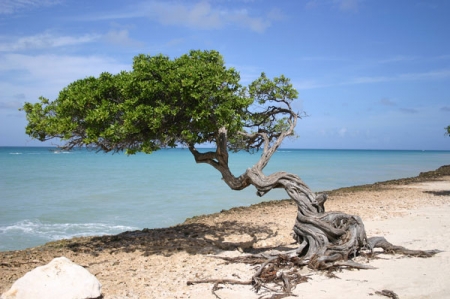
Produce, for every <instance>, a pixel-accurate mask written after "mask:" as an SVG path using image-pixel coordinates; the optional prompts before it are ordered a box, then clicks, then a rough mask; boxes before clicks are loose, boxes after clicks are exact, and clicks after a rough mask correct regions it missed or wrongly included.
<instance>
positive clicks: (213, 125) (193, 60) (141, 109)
mask: <svg viewBox="0 0 450 299" xmlns="http://www.w3.org/2000/svg"><path fill="white" fill-rule="evenodd" d="M239 81H240V77H239V73H238V72H237V71H236V70H235V69H233V68H227V67H226V66H225V63H224V60H223V58H222V56H221V55H220V54H219V53H218V52H216V51H191V52H189V54H186V55H183V56H181V57H179V58H176V59H170V58H168V57H166V56H163V55H157V56H147V55H138V56H136V57H135V58H134V62H133V69H132V71H129V72H121V73H119V74H116V75H112V74H109V73H102V74H101V75H100V76H99V77H98V78H95V77H88V78H85V79H82V80H78V81H75V82H73V83H71V84H70V85H68V86H67V87H66V88H64V89H63V90H62V91H61V92H60V93H59V96H58V98H57V99H56V100H54V101H52V102H51V101H49V100H48V99H46V98H42V97H41V98H40V102H38V103H36V104H31V103H26V104H25V105H24V107H23V110H24V111H25V112H26V116H27V120H28V125H27V127H26V133H27V134H29V135H30V136H31V137H33V138H37V139H39V140H41V141H44V140H48V139H52V138H59V139H61V140H62V141H63V142H64V145H63V148H65V149H72V148H74V147H77V146H86V147H90V148H94V149H97V150H100V151H105V152H109V151H113V152H117V151H127V152H128V153H130V154H133V153H136V152H145V153H151V152H152V151H155V150H158V149H160V148H164V147H175V146H177V145H183V146H186V147H187V148H189V150H190V152H191V153H192V155H193V156H194V158H195V161H196V162H197V163H206V164H209V165H211V166H212V167H214V168H215V169H217V170H218V171H219V172H220V173H221V174H222V177H223V180H224V181H225V183H226V184H227V185H228V186H229V187H230V188H231V189H233V190H242V189H244V188H247V187H249V186H254V187H255V188H256V190H257V194H258V195H259V196H263V195H264V194H266V193H267V192H269V191H270V190H272V189H274V188H283V189H285V190H286V192H287V194H288V195H289V197H290V198H291V199H292V200H293V201H295V203H296V204H297V206H298V214H297V217H296V219H295V225H294V228H293V230H294V233H293V235H294V239H295V240H296V241H297V242H298V244H299V245H298V248H297V249H296V250H295V251H293V252H288V253H286V254H287V255H285V257H287V258H288V259H295V265H297V266H304V265H308V266H309V267H312V268H314V269H332V268H336V267H355V268H367V265H362V264H358V263H355V262H353V261H352V260H351V258H352V257H353V256H355V255H358V254H360V253H362V252H364V251H368V252H371V251H372V250H373V248H375V247H381V248H383V249H384V250H385V251H391V252H402V253H405V254H408V255H420V256H431V255H433V254H435V253H436V252H437V251H408V250H406V249H404V248H403V247H398V246H393V245H392V244H390V243H388V242H387V241H386V240H385V239H384V238H382V237H377V238H367V237H366V233H365V230H364V225H363V222H362V220H361V219H360V218H359V217H358V216H354V215H347V214H345V213H341V212H326V211H325V206H324V204H325V201H326V199H327V195H326V194H315V193H313V192H312V191H311V190H310V189H309V187H308V186H307V185H306V184H305V183H304V182H303V181H302V180H301V178H300V177H299V176H297V175H295V174H290V173H286V172H277V173H273V174H271V175H268V176H266V175H265V174H264V173H263V169H264V167H265V166H266V165H267V163H268V162H269V160H270V158H271V157H272V155H273V154H274V153H275V152H276V150H277V149H278V147H279V146H280V145H281V143H282V142H283V140H284V139H285V138H287V137H290V136H293V135H294V134H295V132H294V129H295V127H296V124H297V120H298V119H299V118H300V114H299V113H297V112H294V110H293V108H292V106H291V104H292V102H293V101H294V100H295V99H296V98H297V97H298V93H297V91H296V90H295V89H294V88H293V86H292V84H291V83H290V80H289V79H288V78H286V77H284V76H280V77H276V78H273V79H269V78H268V77H267V76H266V75H265V74H264V73H263V74H261V76H260V77H259V78H258V79H257V80H255V81H254V82H252V83H251V84H250V85H249V86H248V87H243V86H241V85H240V83H239ZM208 142H209V143H211V144H213V145H215V150H214V151H209V152H200V151H198V150H197V148H196V146H198V145H199V144H203V143H208ZM230 150H232V151H238V150H246V151H250V152H253V151H258V150H261V152H262V154H261V158H260V160H259V161H258V162H257V163H256V164H255V165H253V166H252V167H250V168H248V169H247V170H246V171H245V172H244V173H242V174H240V175H239V176H236V175H234V174H233V173H232V172H231V170H230V168H229V167H228V159H229V151H230ZM262 268H264V267H262ZM260 275H261V271H259V273H258V275H256V276H254V277H253V279H252V281H253V282H252V283H256V281H259V280H258V277H257V276H260Z"/></svg>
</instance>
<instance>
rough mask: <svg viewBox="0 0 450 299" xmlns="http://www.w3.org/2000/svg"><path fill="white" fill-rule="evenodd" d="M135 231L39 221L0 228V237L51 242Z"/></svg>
mask: <svg viewBox="0 0 450 299" xmlns="http://www.w3.org/2000/svg"><path fill="white" fill-rule="evenodd" d="M136 229H137V228H136V227H131V226H124V225H111V224H106V223H43V222H41V221H39V220H23V221H19V222H17V223H14V224H12V225H7V226H0V237H1V236H2V235H22V236H30V237H33V238H42V239H45V240H48V241H52V240H59V239H69V238H73V237H82V236H93V235H109V234H117V233H120V232H123V231H128V230H136Z"/></svg>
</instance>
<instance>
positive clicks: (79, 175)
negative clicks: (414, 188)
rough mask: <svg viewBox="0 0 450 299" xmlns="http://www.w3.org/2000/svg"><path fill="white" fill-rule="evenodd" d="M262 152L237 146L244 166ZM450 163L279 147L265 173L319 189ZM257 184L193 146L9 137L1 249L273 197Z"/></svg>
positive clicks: (3, 154)
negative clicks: (91, 147)
mask: <svg viewBox="0 0 450 299" xmlns="http://www.w3.org/2000/svg"><path fill="white" fill-rule="evenodd" d="M258 158H259V154H258V153H257V154H254V155H250V154H247V153H237V154H232V155H231V157H230V164H231V168H232V170H233V171H234V172H235V175H239V174H241V173H242V172H244V171H245V169H246V168H248V167H249V166H251V165H252V164H253V163H254V162H255V161H257V159H258ZM445 164H450V151H378V150H374V151H371V150H298V149H281V150H279V151H278V152H277V153H276V154H275V155H274V157H273V158H272V160H271V161H270V163H269V165H268V166H267V167H266V169H265V173H266V174H269V173H272V172H274V171H279V170H282V171H288V172H292V173H296V174H298V175H300V177H302V179H303V180H304V181H305V183H307V184H308V185H309V186H310V188H311V189H312V190H313V191H323V190H331V189H335V188H340V187H345V186H352V185H360V184H366V183H374V182H377V181H384V180H389V179H396V178H403V177H411V176H416V175H418V174H419V173H420V172H422V171H428V170H434V169H436V168H438V167H440V166H442V165H445ZM283 198H287V196H286V194H285V193H284V191H282V190H276V191H272V192H270V193H268V194H266V195H265V196H264V197H262V198H259V197H257V196H256V194H255V190H254V189H253V188H252V187H249V188H247V189H246V190H243V191H232V190H230V189H229V188H228V187H227V186H226V184H225V183H224V182H223V181H222V180H221V176H220V174H219V173H218V172H217V171H216V170H215V169H213V168H212V167H211V166H209V165H206V164H196V163H195V161H194V159H193V157H192V155H191V154H190V152H189V151H188V150H186V149H170V150H161V151H159V152H156V153H154V154H151V155H145V154H138V155H134V156H126V155H124V154H115V155H112V154H104V153H95V152H89V151H86V150H76V151H72V152H62V151H57V150H55V149H54V148H45V147H0V251H5V250H15V249H23V248H28V247H32V246H36V245H40V244H43V243H45V242H48V241H51V240H56V239H62V238H70V237H73V236H83V235H100V234H115V233H119V232H121V231H126V230H133V229H143V228H156V227H167V226H170V225H174V224H177V223H180V222H183V221H184V220H185V219H186V218H187V217H192V216H195V215H200V214H207V213H214V212H218V211H220V210H222V209H228V208H231V207H235V206H248V205H251V204H254V203H258V202H261V201H264V200H273V199H283Z"/></svg>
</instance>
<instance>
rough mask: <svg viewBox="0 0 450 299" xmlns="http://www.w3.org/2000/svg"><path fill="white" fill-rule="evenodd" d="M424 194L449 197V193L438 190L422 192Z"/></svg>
mask: <svg viewBox="0 0 450 299" xmlns="http://www.w3.org/2000/svg"><path fill="white" fill-rule="evenodd" d="M423 192H424V193H428V194H433V195H435V196H450V191H446V190H440V191H423Z"/></svg>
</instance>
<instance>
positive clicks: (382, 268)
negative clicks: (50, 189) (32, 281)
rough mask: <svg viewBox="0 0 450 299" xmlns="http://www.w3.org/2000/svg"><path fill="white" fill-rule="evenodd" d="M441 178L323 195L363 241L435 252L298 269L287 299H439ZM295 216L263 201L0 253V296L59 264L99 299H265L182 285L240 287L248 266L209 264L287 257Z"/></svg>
mask: <svg viewBox="0 0 450 299" xmlns="http://www.w3.org/2000/svg"><path fill="white" fill-rule="evenodd" d="M446 171H447V172H448V169H447V168H446ZM447 172H443V173H438V174H437V175H436V174H435V175H429V176H427V175H426V174H425V175H421V176H419V177H417V178H413V179H406V180H396V181H390V182H386V183H378V184H373V185H365V186H362V187H353V188H343V189H339V190H335V191H331V192H330V193H329V194H330V195H329V199H328V201H327V202H326V204H325V208H326V210H327V211H343V212H346V213H348V214H355V215H359V216H360V217H361V218H362V220H363V221H364V224H365V227H366V232H367V235H368V237H371V236H384V237H386V239H387V240H388V241H390V242H391V243H394V244H395V245H401V246H405V247H407V248H410V249H424V250H425V249H439V250H441V251H442V252H440V253H438V254H436V255H435V256H433V257H431V258H415V257H413V258H410V257H404V256H400V255H385V254H381V255H379V256H377V258H376V259H371V260H369V261H366V262H368V263H369V265H371V266H373V267H376V269H372V270H342V271H339V272H336V273H334V274H335V276H336V277H334V278H332V277H329V276H328V275H326V273H323V272H318V271H312V270H309V269H302V270H301V273H302V274H303V275H306V276H307V277H308V278H309V279H308V281H307V282H305V283H302V284H299V285H298V286H297V287H296V288H295V290H294V292H293V293H294V295H296V296H297V297H292V298H375V297H378V296H379V295H377V293H376V292H379V291H382V290H390V291H392V292H394V293H396V294H397V295H398V297H399V298H448V293H449V292H450V285H449V284H448V281H450V230H449V227H450V175H448V173H447ZM295 215H296V206H295V205H294V203H293V202H292V201H289V200H282V201H271V202H263V203H260V204H256V205H252V206H250V207H240V208H233V209H230V210H226V211H222V212H220V213H216V214H211V215H203V216H197V217H193V218H190V219H187V220H186V221H185V222H184V223H182V224H180V225H176V226H172V227H168V228H161V229H144V230H140V231H130V232H125V233H122V234H118V235H112V236H102V237H83V238H74V239H70V240H60V241H55V242H51V243H47V244H45V245H43V246H38V247H35V248H30V249H27V250H20V251H5V252H0V293H3V292H5V291H7V290H8V289H9V288H10V287H11V285H12V284H13V282H14V281H15V280H17V279H18V278H20V277H21V276H23V275H24V274H25V273H26V272H28V271H30V270H32V269H34V268H35V267H37V266H41V265H44V264H47V263H48V262H50V261H51V260H52V259H53V258H55V257H60V256H65V257H67V258H69V259H70V260H72V261H73V262H75V263H77V264H79V265H82V266H83V267H85V268H86V269H87V270H89V271H90V272H91V273H92V274H94V275H95V276H96V277H97V279H98V280H99V281H100V282H101V284H102V293H103V298H105V299H109V298H204V299H206V298H217V296H218V297H219V298H259V297H260V296H261V295H264V294H265V293H264V292H263V293H261V292H260V293H258V294H257V293H255V292H254V291H253V290H252V289H251V286H248V285H228V284H225V285H220V286H221V289H219V290H217V291H216V295H214V294H213V293H212V292H211V289H212V287H213V285H212V284H211V283H202V284H194V285H188V284H187V282H188V281H192V280H201V279H210V278H217V279H219V278H223V279H225V278H226V279H238V280H248V279H250V278H251V276H252V275H253V274H254V273H255V271H256V268H257V267H255V266H250V265H246V264H239V263H237V264H235V263H228V262H226V261H224V260H223V259H219V258H217V257H218V256H219V257H220V256H222V257H223V256H224V257H236V256H242V255H245V254H248V252H254V251H261V250H263V249H264V250H269V249H271V250H281V251H282V250H287V249H289V248H295V244H292V241H293V239H292V237H291V236H290V233H291V230H292V226H293V224H294V219H295ZM266 294H268V293H266ZM288 298H291V297H288ZM380 298H382V297H380Z"/></svg>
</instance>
